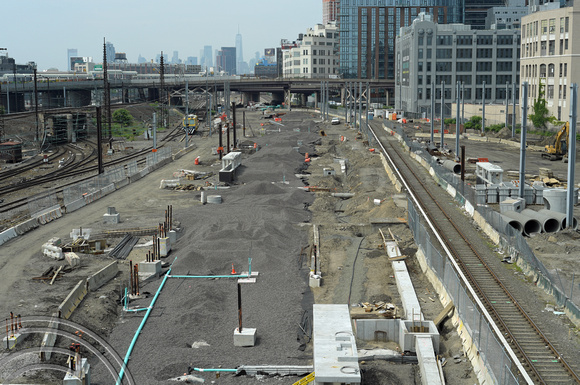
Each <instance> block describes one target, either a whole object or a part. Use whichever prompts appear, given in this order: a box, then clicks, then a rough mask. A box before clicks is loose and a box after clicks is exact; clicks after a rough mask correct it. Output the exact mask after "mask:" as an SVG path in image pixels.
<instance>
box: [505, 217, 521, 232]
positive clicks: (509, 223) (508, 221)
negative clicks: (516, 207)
mask: <svg viewBox="0 0 580 385" xmlns="http://www.w3.org/2000/svg"><path fill="white" fill-rule="evenodd" d="M500 216H501V219H503V221H504V222H505V224H506V228H505V229H504V230H503V231H504V232H506V233H507V231H508V229H507V227H508V226H511V227H513V228H514V229H515V230H516V231H519V232H520V233H523V232H524V226H523V225H522V224H521V223H520V222H518V221H516V220H515V219H512V218H510V217H506V216H505V215H503V214H500Z"/></svg>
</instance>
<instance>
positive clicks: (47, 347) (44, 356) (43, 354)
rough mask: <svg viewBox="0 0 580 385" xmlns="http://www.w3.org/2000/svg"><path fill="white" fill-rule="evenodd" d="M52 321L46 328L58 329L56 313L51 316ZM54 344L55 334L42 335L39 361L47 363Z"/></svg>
mask: <svg viewBox="0 0 580 385" xmlns="http://www.w3.org/2000/svg"><path fill="white" fill-rule="evenodd" d="M52 318H53V320H52V321H50V323H49V324H48V327H49V328H50V329H58V313H54V314H53V315H52ZM55 342H56V333H49V332H47V333H44V337H43V338H42V342H41V343H40V361H43V362H44V361H48V360H50V357H51V356H52V349H51V348H52V347H53V346H54V344H55Z"/></svg>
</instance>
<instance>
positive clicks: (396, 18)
mask: <svg viewBox="0 0 580 385" xmlns="http://www.w3.org/2000/svg"><path fill="white" fill-rule="evenodd" d="M413 3H414V2H413ZM413 3H408V5H398V4H400V3H399V2H398V1H396V0H341V2H340V17H339V26H340V27H339V28H340V73H341V74H342V75H343V76H344V77H345V78H363V79H386V80H389V79H390V80H394V79H395V36H397V34H398V32H399V28H401V27H406V26H408V25H410V24H411V22H412V21H413V19H415V18H416V17H417V16H418V15H419V13H420V12H424V13H427V14H430V15H433V17H434V20H435V21H436V22H437V23H439V24H446V23H459V22H461V21H462V19H463V1H462V0H424V1H422V2H421V4H419V3H418V2H417V4H416V5H412V4H413Z"/></svg>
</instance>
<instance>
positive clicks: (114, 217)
mask: <svg viewBox="0 0 580 385" xmlns="http://www.w3.org/2000/svg"><path fill="white" fill-rule="evenodd" d="M103 223H106V224H116V223H121V214H119V213H116V214H103Z"/></svg>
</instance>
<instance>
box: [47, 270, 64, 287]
mask: <svg viewBox="0 0 580 385" xmlns="http://www.w3.org/2000/svg"><path fill="white" fill-rule="evenodd" d="M61 270H62V265H61V266H60V267H59V268H58V270H57V271H56V273H54V276H53V277H52V280H51V281H50V284H51V285H52V284H53V283H54V280H55V279H56V277H57V276H58V273H60V271H61Z"/></svg>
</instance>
